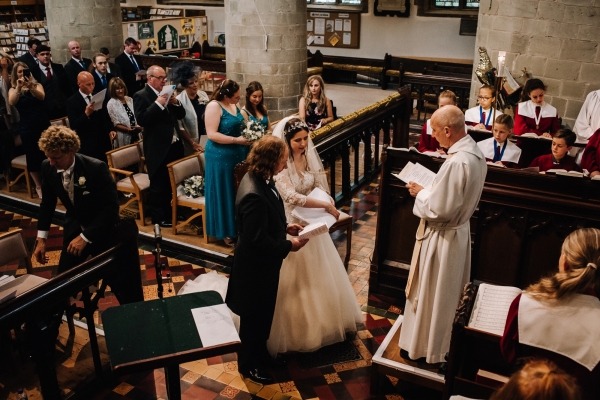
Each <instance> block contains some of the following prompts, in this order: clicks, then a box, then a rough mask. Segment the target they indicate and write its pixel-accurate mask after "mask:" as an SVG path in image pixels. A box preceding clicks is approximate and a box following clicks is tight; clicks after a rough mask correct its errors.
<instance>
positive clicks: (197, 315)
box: [192, 304, 240, 347]
mask: <svg viewBox="0 0 600 400" xmlns="http://www.w3.org/2000/svg"><path fill="white" fill-rule="evenodd" d="M192 316H193V317H194V322H195V323H196V329H198V334H199V335H200V340H201V341H202V347H210V346H217V345H220V344H225V343H230V342H239V341H240V336H239V335H238V333H237V331H236V330H235V325H234V324H233V320H232V319H231V314H230V312H229V308H227V304H218V305H216V306H208V307H200V308H193V309H192Z"/></svg>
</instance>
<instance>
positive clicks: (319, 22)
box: [315, 18, 325, 35]
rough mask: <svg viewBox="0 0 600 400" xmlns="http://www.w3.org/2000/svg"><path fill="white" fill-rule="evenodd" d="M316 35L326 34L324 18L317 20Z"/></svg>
mask: <svg viewBox="0 0 600 400" xmlns="http://www.w3.org/2000/svg"><path fill="white" fill-rule="evenodd" d="M315 34H317V35H324V34H325V20H324V19H323V18H315Z"/></svg>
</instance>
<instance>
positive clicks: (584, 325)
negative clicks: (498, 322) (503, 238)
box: [500, 228, 600, 400]
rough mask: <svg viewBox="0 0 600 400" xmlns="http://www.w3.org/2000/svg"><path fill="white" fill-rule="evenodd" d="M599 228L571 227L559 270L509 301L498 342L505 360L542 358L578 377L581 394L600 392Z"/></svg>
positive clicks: (592, 395)
mask: <svg viewBox="0 0 600 400" xmlns="http://www.w3.org/2000/svg"><path fill="white" fill-rule="evenodd" d="M598 265H600V230H598V229H595V228H584V229H579V230H576V231H574V232H572V233H571V234H570V235H569V236H567V238H566V239H565V241H564V242H563V245H562V250H561V256H560V259H559V260H558V272H556V273H555V274H554V275H552V276H549V277H546V278H542V279H541V280H540V281H539V282H537V283H535V284H533V285H530V286H529V287H528V288H527V289H526V290H525V292H524V293H523V294H522V295H519V296H517V297H516V298H515V300H514V301H513V303H512V304H511V306H510V309H509V312H508V317H507V319H506V326H505V329H504V335H503V336H502V340H501V342H500V346H501V350H502V354H503V356H504V358H505V360H506V361H507V362H509V363H510V362H513V361H515V360H516V359H517V358H521V357H537V358H545V359H549V360H551V361H553V362H554V363H555V364H556V365H558V366H559V367H560V368H562V369H563V370H565V371H568V372H569V374H571V375H573V376H574V377H575V378H576V379H577V383H578V384H579V386H580V388H581V389H582V394H583V398H584V399H588V400H589V399H597V398H598V393H600V367H599V361H600V300H599V299H598V294H597V293H598V288H599V284H600V279H599V274H598Z"/></svg>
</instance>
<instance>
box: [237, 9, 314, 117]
mask: <svg viewBox="0 0 600 400" xmlns="http://www.w3.org/2000/svg"><path fill="white" fill-rule="evenodd" d="M263 28H264V30H263ZM225 36H226V38H227V78H229V79H233V80H234V81H236V82H238V83H239V84H240V87H241V89H242V90H241V92H242V100H241V102H242V104H244V102H245V100H244V95H245V88H246V86H247V85H248V83H250V82H252V81H258V82H260V83H261V84H262V86H263V88H264V96H265V105H266V106H267V109H268V110H269V119H270V120H271V121H276V120H278V119H281V118H283V117H285V116H288V115H290V114H293V113H295V112H298V101H299V99H300V95H301V93H302V89H303V87H304V84H305V83H306V2H304V1H299V0H256V1H248V0H225Z"/></svg>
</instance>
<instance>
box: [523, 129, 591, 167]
mask: <svg viewBox="0 0 600 400" xmlns="http://www.w3.org/2000/svg"><path fill="white" fill-rule="evenodd" d="M576 139H577V135H576V134H575V132H573V131H572V130H570V129H559V130H558V132H556V134H555V135H554V137H553V138H552V153H551V154H545V155H543V156H539V157H538V158H536V159H535V160H533V162H532V163H531V165H530V167H539V168H540V172H545V171H548V170H549V169H564V170H567V171H581V168H579V165H577V163H576V162H575V158H574V157H571V156H570V155H568V153H569V151H570V150H571V148H572V147H573V144H575V140H576Z"/></svg>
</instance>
